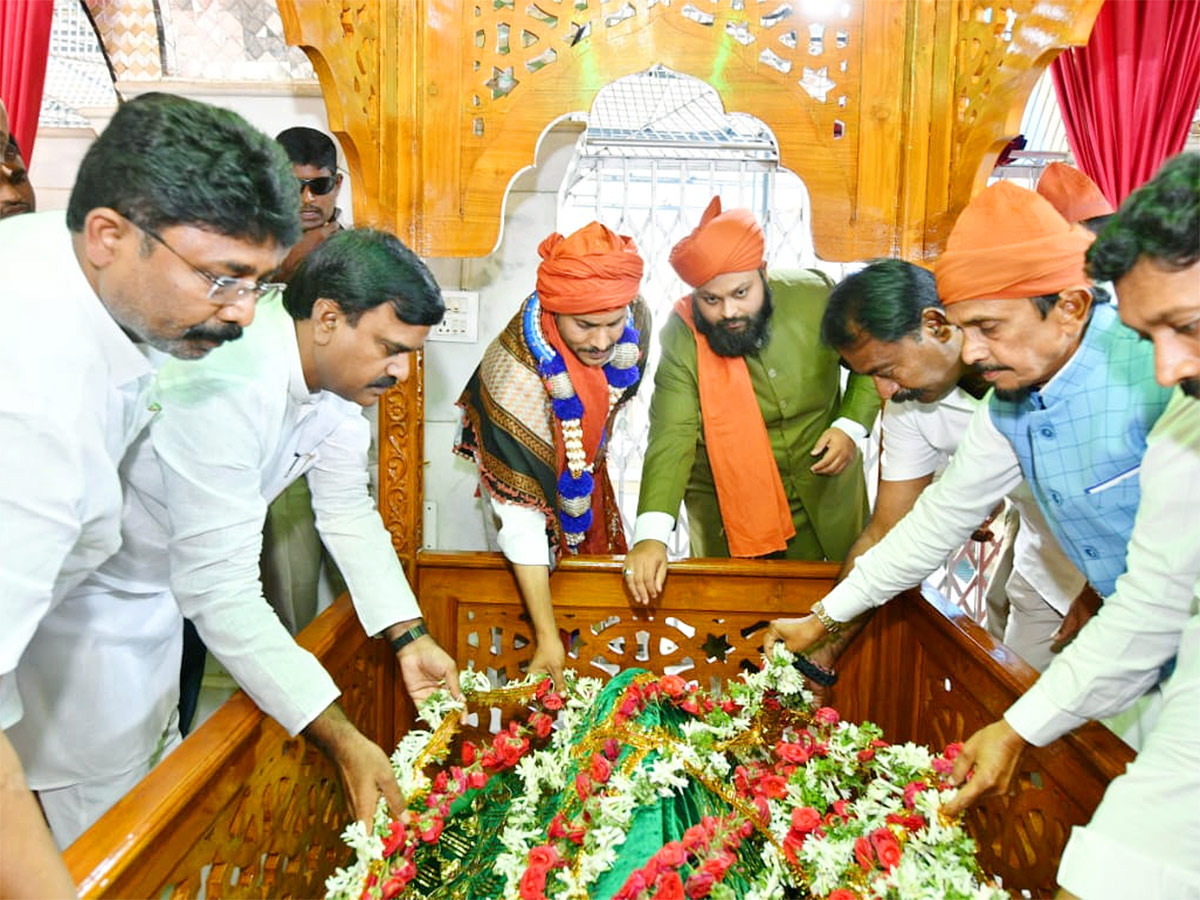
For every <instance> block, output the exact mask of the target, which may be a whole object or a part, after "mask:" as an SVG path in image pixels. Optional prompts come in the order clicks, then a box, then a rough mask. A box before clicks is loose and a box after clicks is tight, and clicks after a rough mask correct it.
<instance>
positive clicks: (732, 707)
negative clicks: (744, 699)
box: [721, 697, 741, 716]
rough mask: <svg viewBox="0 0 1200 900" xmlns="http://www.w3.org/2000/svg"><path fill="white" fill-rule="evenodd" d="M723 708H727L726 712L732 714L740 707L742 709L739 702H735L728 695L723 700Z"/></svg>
mask: <svg viewBox="0 0 1200 900" xmlns="http://www.w3.org/2000/svg"><path fill="white" fill-rule="evenodd" d="M721 709H723V710H725V712H727V713H729V714H730V715H731V716H732V715H734V714H735V713H736V712H737V711H738V710H739V709H741V707H740V706H738V705H737V703H735V702H734V701H733V700H731V699H729V698H728V697H726V698H725V699H724V700H722V701H721Z"/></svg>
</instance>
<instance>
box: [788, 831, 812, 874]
mask: <svg viewBox="0 0 1200 900" xmlns="http://www.w3.org/2000/svg"><path fill="white" fill-rule="evenodd" d="M807 838H808V835H806V834H801V833H800V832H798V831H796V830H795V829H793V830H791V831H789V832H788V833H787V837H785V838H784V839H783V855H784V856H786V857H787V860H788V862H790V863H791V864H792V865H793V866H797V865H799V864H800V861H799V859H798V854H799V853H800V848H801V847H803V846H804V841H805V840H806V839H807Z"/></svg>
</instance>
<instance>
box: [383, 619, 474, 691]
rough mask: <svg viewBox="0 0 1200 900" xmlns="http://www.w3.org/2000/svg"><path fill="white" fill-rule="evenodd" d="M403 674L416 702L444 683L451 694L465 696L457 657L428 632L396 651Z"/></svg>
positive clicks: (401, 674) (408, 689)
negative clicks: (459, 675) (455, 659)
mask: <svg viewBox="0 0 1200 900" xmlns="http://www.w3.org/2000/svg"><path fill="white" fill-rule="evenodd" d="M396 661H397V662H398V663H399V664H400V677H401V678H403V679H404V687H405V690H407V691H408V696H410V697H412V699H413V702H414V703H420V702H421V701H422V700H424V699H425V698H426V697H428V696H429V695H430V694H432V693H433V692H434V691H436V690H437V689H438V688H440V687H441V686H442V684H443V682H444V683H445V686H446V687H447V688H448V689H449V690H450V695H451V696H452V697H454V698H455V699H456V700H457V699H462V688H461V687H459V684H458V665H457V664H456V663H455V662H454V657H452V656H451V655H450V654H449V653H447V652H446V651H445V650H443V649H442V647H441V645H439V644H438V642H437V641H435V640H434V639H433V638H431V637H430V636H429V635H424V636H423V637H419V638H417V639H416V640H415V641H413V642H412V643H411V644H409V645H408V646H407V647H401V648H400V652H399V653H397V654H396Z"/></svg>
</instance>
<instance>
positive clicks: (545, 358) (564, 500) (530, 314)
mask: <svg viewBox="0 0 1200 900" xmlns="http://www.w3.org/2000/svg"><path fill="white" fill-rule="evenodd" d="M522 324H523V326H524V327H523V331H524V333H525V342H526V345H527V346H528V347H529V352H530V353H532V354H533V358H534V359H536V360H537V364H538V374H540V375H541V376H542V381H544V382H545V384H546V390H547V392H549V394H550V400H551V403H552V404H553V407H554V416H555V418H556V419H558V421H559V427H560V428H561V429H562V437H563V446H564V447H565V448H566V455H567V468H566V470H565V471H564V472H562V473H561V474H560V475H559V478H558V518H559V521H560V522H561V523H562V528H563V539H564V540H565V541H566V544H567V549H568V550H569V551H570V552H572V553H575V552H578V550H577V548H578V547H579V545H580V544H582V543H583V541H584V538H585V537H586V536H587V532H588V529H589V528H591V527H592V491H593V489H594V488H595V482H594V480H593V479H592V464H593V462H594V460H592V461H589V460H588V459H587V454H586V452H585V451H584V447H583V401H581V400H580V399H579V395H578V394H576V393H575V387H574V385H572V384H571V376H570V374H569V373H568V372H567V364H566V362H565V361H564V360H563V358H562V354H560V353H559V352H558V350H556V349H555V348H554V346H553V345H552V344H551V343H550V342H549V341H547V340H546V336H545V335H544V334H543V333H542V304H541V301H539V300H538V295H537V291H534V292H533V293H532V294H530V295H529V297H528V298H527V299H526V300H525V306H524V308H523V310H522ZM638 339H639V335H638V331H637V329H636V328H634V326H633V310H632V308H631V309H630V310H629V314H628V316H627V318H626V320H625V330H624V331H623V332H622V333H621V337H620V339H619V340H618V341H617V345H616V347H614V348H613V356H612V359H610V360H609V361H608V362H607V363H605V365H604V377H605V379H606V380H607V381H608V409H607V410H605V411H604V414H605V417H606V418H607V416H608V413H609V412H611V411H612V409H613V407H615V406H616V405H617V403H618V401H619V400H620V399H621V395H622V394H624V393H625V390H626V389H627V388H629V387H632V386H633V385H635V384H637V380H638V378H639V377H640V376H639V373H638V365H637V362H638V356H639V351H638Z"/></svg>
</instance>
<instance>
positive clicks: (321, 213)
mask: <svg viewBox="0 0 1200 900" xmlns="http://www.w3.org/2000/svg"><path fill="white" fill-rule="evenodd" d="M275 140H276V141H278V142H279V145H280V146H281V147H283V149H284V152H286V153H287V155H288V159H290V160H291V161H292V172H294V173H295V175H296V181H297V182H298V184H299V187H300V227H301V228H302V229H304V234H303V236H302V237H301V238H300V241H299V242H298V243H297V244H296V245H295V246H294V247H292V250H291V252H290V253H288V255H287V258H286V259H285V260H284V261H283V265H282V266H280V267H279V277H280V278H281V279H282V280H283V281H291V279H292V275H293V274H295V272H296V269H297V268H299V266H300V263H301V262H303V260H304V257H306V256H308V254H309V253H311V252H312V251H313V249H314V248H315V247H317V246H318V245H319V244H320V243H321V242H322V241H323V240H325V239H326V238H327V237H329V236H330V235H332V234H336V233H337V232H339V231H341V230H342V226H341V225H340V224H339V223H338V215H339V213H340V212H341V210H339V209H338V206H337V198H338V194H339V193H340V192H341V189H342V176H341V175H340V174H339V173H338V170H337V148H336V147H335V146H334V144H333V140H332V139H331V138H330V137H329V136H328V135H325V134H322V133H321V132H319V131H317V130H316V129H315V128H305V127H304V126H297V127H295V128H287V129H284V130H283V131H281V132H279V134H277V135H276V136H275Z"/></svg>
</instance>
